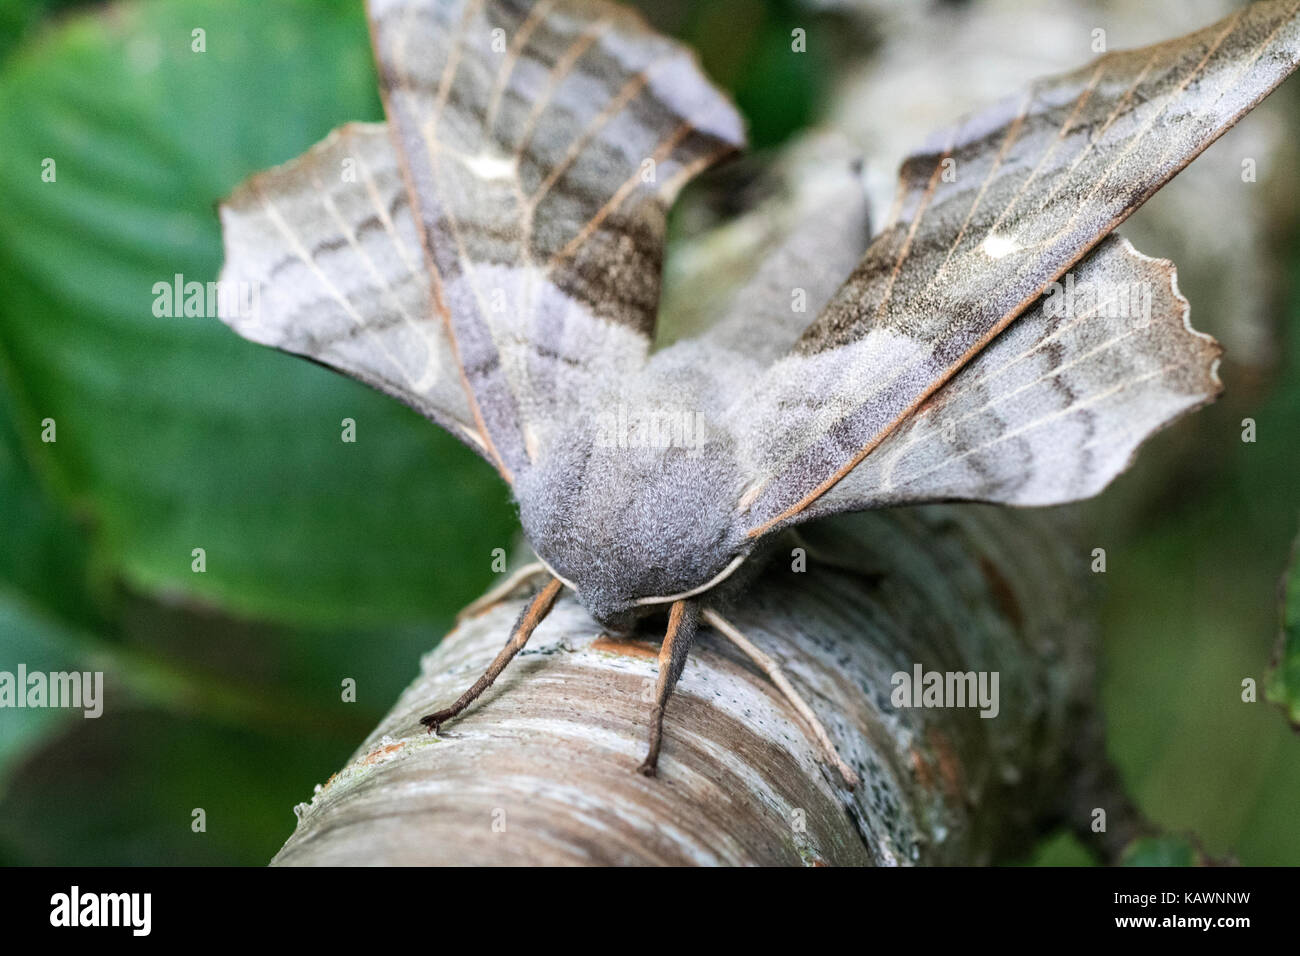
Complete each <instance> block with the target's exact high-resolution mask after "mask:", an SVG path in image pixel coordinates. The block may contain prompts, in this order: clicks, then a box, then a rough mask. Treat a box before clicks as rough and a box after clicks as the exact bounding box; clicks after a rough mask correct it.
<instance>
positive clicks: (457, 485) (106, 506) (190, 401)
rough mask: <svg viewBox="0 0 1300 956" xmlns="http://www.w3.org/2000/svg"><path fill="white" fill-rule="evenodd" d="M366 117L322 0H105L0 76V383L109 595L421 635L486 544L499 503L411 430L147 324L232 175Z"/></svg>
mask: <svg viewBox="0 0 1300 956" xmlns="http://www.w3.org/2000/svg"><path fill="white" fill-rule="evenodd" d="M199 30H202V31H203V33H202V34H197V33H196V32H195V31H199ZM200 36H201V38H202V41H203V44H204V47H205V52H196V51H195V49H194V47H195V45H196V43H197V38H198V37H200ZM379 117H380V108H379V105H378V102H377V96H376V88H375V79H374V74H373V68H372V65H371V59H370V50H369V43H368V38H367V34H366V26H365V22H364V17H363V14H362V10H361V4H358V3H353V2H346V0H281V2H277V3H274V4H267V3H260V2H256V0H196V2H193V3H185V4H176V3H168V2H150V3H143V4H131V5H123V6H118V7H113V8H111V11H110V12H96V13H93V14H89V15H82V16H78V17H74V18H72V19H70V20H69V21H68V22H67V23H66V24H63V25H61V26H60V27H58V28H57V29H54V30H49V31H45V32H44V33H43V34H41V36H40V38H39V41H38V42H37V43H35V44H34V45H32V46H29V47H27V48H25V49H23V50H21V51H19V52H18V53H17V54H15V55H14V56H12V57H11V58H10V59H9V60H8V61H7V62H6V63H5V64H4V68H3V72H0V172H2V173H3V175H0V208H3V209H4V210H5V214H4V216H3V217H0V287H3V288H4V290H5V295H4V296H3V299H2V300H0V371H2V372H3V373H4V375H3V378H4V381H3V383H0V384H3V385H4V386H5V387H7V388H8V389H10V392H11V394H10V397H11V399H12V400H13V402H14V404H15V405H16V407H17V409H18V414H19V418H18V420H17V421H16V422H15V423H14V427H15V429H16V430H17V432H18V433H19V434H20V436H21V437H22V440H23V444H24V447H26V448H27V449H29V454H32V455H34V456H37V457H38V458H39V459H40V460H39V469H38V471H39V474H40V475H41V476H42V480H43V481H45V482H46V483H47V484H48V486H49V487H51V488H53V489H55V490H56V491H57V493H58V495H59V496H60V498H61V499H62V500H63V502H64V503H65V504H66V505H67V506H69V507H70V508H71V509H72V510H73V511H74V513H76V514H78V515H84V516H85V517H86V519H87V520H88V521H89V522H91V524H92V525H93V528H94V533H95V546H96V554H97V558H98V560H99V561H100V562H102V563H103V565H104V566H105V567H106V568H107V569H108V570H110V571H111V572H112V573H114V574H115V575H117V576H120V577H121V578H123V579H124V580H125V581H126V582H127V584H128V585H129V586H130V587H132V588H133V589H135V590H138V591H141V592H144V593H148V594H155V595H164V596H167V597H169V598H173V597H181V598H186V599H198V600H199V601H200V602H203V603H208V604H212V605H216V606H218V607H220V608H223V609H225V610H227V611H232V612H235V613H238V614H241V615H247V616H253V617H260V618H264V619H268V620H274V621H280V622H286V623H295V622H305V623H310V624H313V625H327V626H334V625H347V626H377V625H386V624H391V623H393V622H406V621H418V620H423V621H429V620H431V619H438V620H445V619H446V618H447V616H448V615H449V614H450V613H451V612H452V611H454V610H455V609H456V608H457V607H459V606H460V605H462V604H463V603H464V602H465V601H466V600H468V599H469V598H471V597H473V596H474V595H475V594H476V593H477V592H478V591H479V590H480V589H481V588H482V586H483V585H484V584H485V583H486V581H487V580H488V579H489V578H490V576H491V575H490V551H491V549H492V548H494V547H508V546H509V544H510V538H511V535H512V533H513V531H514V528H515V522H514V519H513V516H512V513H511V509H510V505H509V498H508V494H507V491H506V489H505V488H504V487H503V486H502V485H501V483H500V482H499V480H498V479H497V478H496V476H495V475H494V473H493V472H492V471H491V469H490V468H488V466H487V465H485V464H484V463H483V462H481V461H480V460H479V459H478V458H477V457H475V456H474V455H473V454H472V453H470V452H469V451H468V450H467V449H465V448H463V447H462V446H461V445H459V444H458V443H457V442H455V441H454V440H453V439H451V438H450V437H448V436H446V435H444V434H443V433H442V432H441V431H440V430H439V429H438V428H437V427H436V426H434V425H432V424H430V423H428V422H426V421H424V420H423V419H420V418H419V417H418V416H416V415H415V414H414V413H412V412H410V411H408V410H407V409H405V408H402V407H400V406H398V405H397V404H396V403H395V402H393V401H391V400H389V399H387V398H386V397H384V396H381V395H379V394H377V393H374V392H371V391H370V390H368V389H366V388H364V387H363V386H360V385H358V384H356V383H353V382H350V381H348V380H346V379H343V378H342V377H340V376H336V375H334V374H333V373H330V372H327V371H325V370H323V369H321V368H318V367H315V366H312V365H309V364H308V363H306V362H303V361H301V360H299V359H296V358H292V357H289V356H286V355H282V354H279V353H275V352H271V351H269V350H266V349H262V348H260V347H258V346H254V345H251V344H249V343H246V342H244V341H242V340H240V339H239V338H237V337H236V336H235V335H234V334H233V333H231V332H229V331H228V330H226V329H225V328H224V326H222V325H221V324H220V323H219V322H218V321H217V320H216V319H215V318H211V317H210V318H158V317H156V316H155V315H154V314H153V304H154V292H153V289H154V285H155V283H159V282H170V281H172V279H173V277H174V276H175V275H177V274H181V275H183V276H184V277H185V279H186V280H194V281H199V282H207V281H210V280H213V279H215V278H216V276H217V273H218V271H219V268H220V264H221V244H220V234H219V229H218V224H217V218H216V213H215V209H214V205H215V203H216V202H217V201H218V200H220V199H221V198H222V197H223V196H225V195H226V194H227V193H228V192H229V191H230V190H231V189H232V188H233V187H234V185H235V184H236V183H238V182H239V181H240V180H241V179H243V178H244V177H245V176H247V175H249V174H251V173H253V172H255V171H257V170H259V169H262V168H265V167H267V166H270V165H273V164H276V163H280V162H284V161H286V160H288V159H291V158H292V157H294V156H295V155H297V154H298V153H300V152H301V151H302V150H304V149H306V148H307V147H308V146H310V145H311V144H312V143H314V142H315V141H317V140H318V139H320V138H321V137H323V136H324V135H325V134H326V133H327V132H328V131H329V130H330V129H331V128H333V127H335V126H337V125H339V124H341V123H343V122H346V121H349V120H373V119H377V118H379ZM46 159H52V160H53V161H54V167H53V168H54V172H55V180H54V181H53V182H46V181H44V179H43V178H42V170H43V168H45V167H43V165H42V164H43V162H44V161H45V160H46ZM46 418H52V419H54V420H55V422H56V423H57V436H58V440H57V442H56V443H54V444H44V445H42V444H40V443H39V441H38V440H37V439H36V435H37V434H38V432H39V429H40V427H41V425H40V423H41V422H42V421H43V420H44V419H46ZM344 418H352V419H355V421H356V423H357V425H356V433H357V441H356V443H355V444H345V443H344V442H342V441H341V431H342V429H341V422H342V420H343V419H344ZM33 449H34V450H33ZM195 548H203V549H204V551H205V556H206V571H204V572H203V573H195V572H194V571H192V570H191V562H192V560H193V559H192V553H193V550H194V549H195Z"/></svg>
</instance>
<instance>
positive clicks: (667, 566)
mask: <svg viewBox="0 0 1300 956" xmlns="http://www.w3.org/2000/svg"><path fill="white" fill-rule="evenodd" d="M731 460H732V459H731V457H730V456H724V455H715V454H710V453H709V449H708V447H707V446H706V447H701V448H679V447H673V448H659V449H649V448H621V447H617V446H615V447H606V446H604V445H602V444H599V443H596V442H592V441H589V440H578V439H575V440H573V441H571V442H570V443H568V444H565V445H561V446H560V447H558V448H555V449H553V450H551V451H550V452H549V453H548V454H547V455H546V456H545V457H544V458H543V459H542V460H541V461H539V462H537V463H536V464H535V465H534V467H532V468H530V469H528V470H527V471H526V472H525V473H523V474H521V475H520V476H519V479H518V482H517V484H516V487H515V494H516V497H517V498H518V500H519V511H520V518H521V520H522V523H523V527H524V533H525V534H527V536H528V540H529V543H530V544H531V545H532V547H533V550H534V551H535V552H536V553H537V556H538V557H539V558H540V559H541V560H542V561H544V562H545V563H546V565H547V566H548V567H549V568H550V569H551V571H552V573H554V574H556V575H557V576H558V577H559V578H560V579H561V580H563V581H564V582H565V583H566V584H567V585H569V586H570V587H572V588H573V590H574V591H575V592H576V594H577V597H578V600H579V601H580V602H582V604H583V606H584V607H586V608H587V610H588V611H589V612H590V613H591V615H592V616H593V617H595V618H596V620H597V621H599V622H600V623H601V624H603V625H604V626H606V627H608V628H611V629H613V630H620V631H622V630H627V629H628V628H630V627H631V625H632V623H633V622H634V621H635V620H636V619H637V618H639V617H641V616H643V615H645V614H649V613H652V612H654V611H656V610H662V609H663V608H664V607H665V606H666V605H667V604H670V603H672V602H673V601H675V600H680V599H681V598H682V597H684V596H686V595H688V594H695V593H698V594H703V593H704V592H706V591H708V590H710V589H711V588H713V587H715V586H717V585H718V584H720V583H722V581H724V580H726V579H728V578H729V577H730V576H731V574H732V572H734V571H735V570H737V569H738V568H739V567H740V565H741V564H742V563H744V561H745V559H746V557H748V555H749V553H750V551H751V549H752V543H751V542H750V541H749V539H747V538H746V536H745V533H744V530H743V528H742V527H741V525H740V522H739V521H738V520H737V506H736V502H737V501H738V500H739V497H740V494H741V488H740V485H741V483H740V481H739V479H738V476H737V475H736V474H735V473H734V468H733V467H732V466H731V465H729V464H727V462H729V461H731Z"/></svg>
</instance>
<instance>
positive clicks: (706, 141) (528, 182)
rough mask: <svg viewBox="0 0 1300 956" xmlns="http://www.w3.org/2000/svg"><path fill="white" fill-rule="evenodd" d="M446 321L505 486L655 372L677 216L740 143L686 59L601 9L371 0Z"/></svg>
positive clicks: (584, 0) (591, 5)
mask: <svg viewBox="0 0 1300 956" xmlns="http://www.w3.org/2000/svg"><path fill="white" fill-rule="evenodd" d="M369 7H370V16H371V25H372V34H373V37H374V43H375V50H376V59H377V61H378V64H379V68H380V81H381V89H382V91H383V93H384V100H385V105H386V109H387V112H388V117H389V122H390V124H391V127H392V129H393V133H394V136H395V141H396V143H397V145H398V148H399V150H400V152H401V155H402V157H403V163H404V166H405V168H406V170H407V173H408V175H409V182H410V189H411V194H412V197H413V200H414V202H415V204H416V206H417V209H418V222H419V227H420V231H421V237H422V240H423V246H424V248H425V251H426V253H427V257H428V263H429V267H430V273H431V278H432V284H433V295H434V302H435V306H436V308H437V309H438V310H439V312H440V313H441V314H442V316H443V317H444V319H445V321H446V322H447V326H448V329H449V330H450V334H451V339H452V343H453V346H454V348H455V350H456V353H457V355H458V360H459V364H460V367H461V369H462V370H463V373H464V376H465V380H466V383H467V385H468V387H469V391H470V393H471V395H472V400H473V403H474V405H475V413H476V417H477V419H478V420H479V421H480V422H481V423H482V430H483V431H485V432H486V433H487V435H488V437H489V441H490V444H491V446H492V449H493V454H494V455H495V456H496V457H497V460H498V462H499V463H500V465H501V467H502V470H503V471H504V472H506V473H507V474H509V473H511V472H516V471H518V470H520V469H522V468H525V467H527V466H528V464H529V462H530V461H531V459H532V457H533V456H534V454H535V453H536V451H537V449H538V448H539V447H541V446H544V445H545V443H546V440H547V436H548V433H549V431H550V430H551V429H552V428H554V427H555V425H556V424H557V423H558V422H560V421H561V420H562V419H563V417H564V416H567V415H572V414H574V413H576V412H578V410H580V409H583V408H588V409H589V408H590V407H592V405H593V403H594V402H595V401H596V400H597V397H598V395H599V394H600V393H601V391H602V390H604V389H605V388H607V387H608V384H609V383H610V382H611V381H616V380H617V379H618V378H619V377H620V376H624V375H627V374H630V373H633V372H635V371H636V370H638V369H639V368H640V367H641V366H642V364H643V363H644V361H645V357H646V354H647V351H648V347H649V342H650V339H651V336H652V333H653V328H654V318H655V312H656V309H657V306H658V295H659V281H660V272H661V264H662V250H663V238H664V223H665V214H666V210H667V207H668V205H669V203H670V202H671V201H672V199H673V197H674V196H675V194H676V192H677V191H678V189H679V188H680V187H681V186H682V185H683V184H684V183H685V181H686V180H687V179H688V178H689V177H690V176H692V175H694V174H695V173H696V172H697V171H699V170H700V169H702V168H703V167H704V166H705V165H707V164H708V163H711V162H713V161H715V160H716V159H718V158H720V157H721V156H723V155H726V154H727V153H729V152H731V151H733V150H734V149H736V148H737V146H738V145H739V144H740V142H741V141H742V138H743V134H742V128H741V122H740V119H739V116H738V114H737V113H736V112H735V110H734V108H733V107H732V106H731V105H730V103H729V102H727V100H726V99H725V98H724V97H723V96H721V95H720V94H719V93H718V92H717V91H716V90H714V89H713V87H712V86H711V85H710V84H709V83H708V81H707V80H706V79H705V78H704V77H703V75H702V74H701V73H700V71H699V68H698V66H697V65H696V64H695V62H694V59H693V57H692V56H691V55H690V54H689V53H688V52H687V51H686V50H685V49H684V48H682V47H680V46H678V45H677V44H675V43H673V42H671V41H669V40H667V39H665V38H663V37H661V36H659V35H658V34H656V33H654V32H653V31H652V30H650V29H649V28H648V27H647V26H646V25H645V24H644V22H643V21H642V20H641V19H640V18H639V17H638V16H637V15H635V14H632V13H630V12H627V11H625V10H622V9H620V8H618V7H616V6H614V5H612V4H607V3H604V2H596V0H555V2H547V0H542V2H539V3H536V4H528V3H522V2H517V3H512V2H476V0H371V2H370V4H369Z"/></svg>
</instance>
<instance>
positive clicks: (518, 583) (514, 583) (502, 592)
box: [456, 561, 549, 624]
mask: <svg viewBox="0 0 1300 956" xmlns="http://www.w3.org/2000/svg"><path fill="white" fill-rule="evenodd" d="M548 573H549V572H548V571H547V570H546V565H544V564H542V562H540V561H533V562H532V563H530V564H525V565H522V566H521V567H518V568H516V569H515V570H514V571H512V572H511V573H510V574H509V575H508V576H507V577H506V579H505V580H504V581H502V582H501V583H500V584H498V585H496V586H495V587H493V588H491V589H489V590H488V592H487V593H486V594H484V595H483V596H482V597H480V598H478V599H477V600H475V601H472V602H470V603H469V604H466V605H465V607H464V608H462V609H461V612H460V613H459V614H457V615H456V623H457V624H459V623H460V622H461V621H464V620H467V619H469V618H471V617H477V616H478V615H480V614H482V613H483V612H484V611H486V610H487V609H488V608H492V607H496V606H497V605H498V604H500V603H501V602H502V601H504V600H505V599H506V598H508V597H509V596H510V595H511V594H513V593H514V592H515V590H516V589H517V588H520V587H523V585H525V584H527V583H528V582H530V581H532V580H533V578H539V577H542V576H544V575H546V574H548Z"/></svg>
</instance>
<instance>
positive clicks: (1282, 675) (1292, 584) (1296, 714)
mask: <svg viewBox="0 0 1300 956" xmlns="http://www.w3.org/2000/svg"><path fill="white" fill-rule="evenodd" d="M1278 590H1279V591H1280V592H1281V593H1280V595H1279V597H1280V602H1279V603H1280V605H1281V608H1280V610H1281V618H1282V622H1281V634H1279V635H1278V643H1277V652H1276V655H1275V659H1274V661H1273V670H1272V672H1271V673H1270V674H1269V682H1268V688H1267V691H1268V699H1269V700H1270V701H1272V702H1273V703H1275V704H1277V705H1278V706H1279V707H1281V708H1282V711H1283V713H1285V714H1286V716H1287V719H1288V720H1289V721H1291V726H1292V727H1295V728H1296V729H1297V730H1300V538H1296V539H1295V541H1294V542H1293V543H1292V545H1291V563H1290V565H1289V566H1288V567H1287V570H1286V574H1285V575H1283V577H1282V581H1281V584H1280V586H1279V588H1278Z"/></svg>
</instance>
